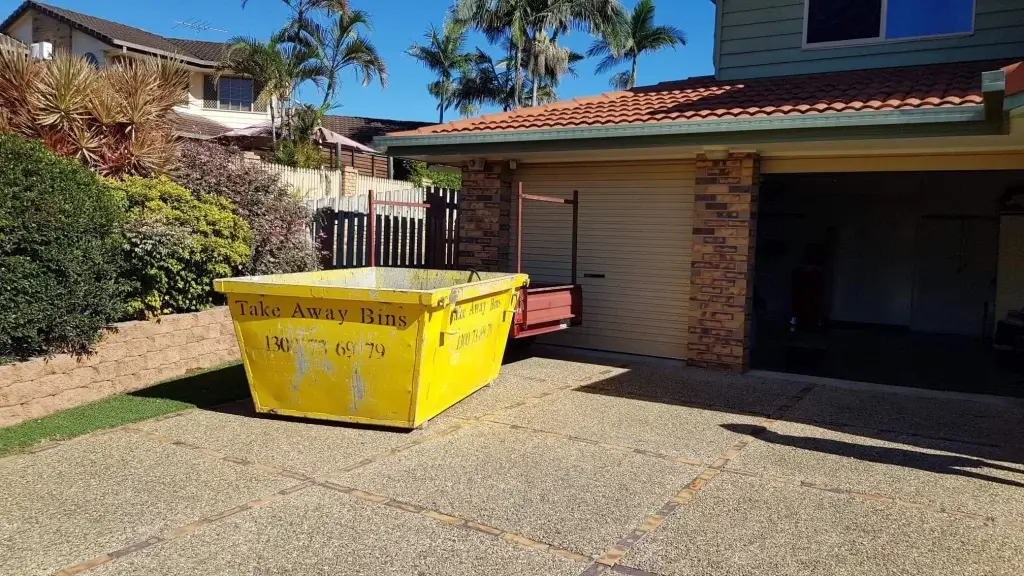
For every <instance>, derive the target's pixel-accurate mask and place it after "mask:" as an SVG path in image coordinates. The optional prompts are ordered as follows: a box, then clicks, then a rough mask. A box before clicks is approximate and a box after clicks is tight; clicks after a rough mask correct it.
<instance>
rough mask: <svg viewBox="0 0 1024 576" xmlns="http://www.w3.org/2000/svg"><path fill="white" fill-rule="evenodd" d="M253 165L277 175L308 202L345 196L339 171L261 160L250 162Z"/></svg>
mask: <svg viewBox="0 0 1024 576" xmlns="http://www.w3.org/2000/svg"><path fill="white" fill-rule="evenodd" d="M250 162H252V163H253V165H256V166H259V168H261V169H263V170H266V171H267V172H271V173H273V174H277V176H278V178H280V179H281V182H284V183H285V184H286V185H287V186H289V187H290V188H291V189H292V191H293V192H295V194H297V195H298V196H299V198H302V199H303V200H306V201H307V202H308V201H309V200H315V199H318V198H332V197H340V196H342V194H343V189H344V188H343V186H342V184H343V182H344V181H343V179H342V178H343V176H342V172H341V171H339V170H322V169H316V168H292V167H291V166H283V165H281V164H274V163H273V162H263V161H261V160H250Z"/></svg>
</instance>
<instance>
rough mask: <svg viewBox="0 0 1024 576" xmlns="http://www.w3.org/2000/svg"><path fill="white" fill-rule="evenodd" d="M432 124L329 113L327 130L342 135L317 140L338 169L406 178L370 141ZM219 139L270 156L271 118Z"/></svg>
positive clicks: (328, 161)
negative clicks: (392, 133)
mask: <svg viewBox="0 0 1024 576" xmlns="http://www.w3.org/2000/svg"><path fill="white" fill-rule="evenodd" d="M429 125H430V123H429V122H414V121H409V120H388V119H384V118H363V117H359V116H336V115H327V116H325V117H324V122H323V128H324V129H325V132H326V133H329V134H332V135H337V136H341V138H338V139H331V140H332V141H335V143H334V144H330V143H326V142H323V140H322V139H315V141H317V143H318V144H320V146H321V147H322V148H323V150H322V157H323V164H324V166H328V167H334V168H339V169H340V168H355V169H356V170H358V171H359V173H360V174H363V175H365V176H371V177H374V178H396V177H397V178H400V179H404V178H405V176H406V175H404V174H403V173H402V167H401V166H395V165H394V162H393V161H392V160H393V159H392V158H390V157H389V156H387V155H386V154H381V153H380V152H377V151H376V150H374V149H373V148H371V147H370V145H371V144H373V139H374V138H375V137H377V136H383V135H384V134H387V133H388V132H392V131H395V130H415V129H417V128H420V127H423V126H429ZM216 140H217V141H218V142H222V143H225V144H230V145H233V146H237V147H239V148H241V149H243V150H248V151H251V152H254V153H256V154H257V155H259V156H263V157H269V156H270V155H271V153H272V151H273V134H272V133H271V130H270V121H269V120H268V121H266V122H263V123H261V124H259V125H256V126H249V127H246V128H240V129H236V130H231V131H229V132H221V133H220V134H218V135H216ZM337 140H340V141H347V143H346V142H337Z"/></svg>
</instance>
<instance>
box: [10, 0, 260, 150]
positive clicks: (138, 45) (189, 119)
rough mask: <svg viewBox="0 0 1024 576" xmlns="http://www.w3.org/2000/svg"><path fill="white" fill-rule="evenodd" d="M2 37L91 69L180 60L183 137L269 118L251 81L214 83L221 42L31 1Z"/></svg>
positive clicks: (14, 16) (228, 78)
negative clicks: (49, 49) (41, 46)
mask: <svg viewBox="0 0 1024 576" xmlns="http://www.w3.org/2000/svg"><path fill="white" fill-rule="evenodd" d="M0 33H3V34H7V35H9V36H11V37H13V38H15V39H16V40H18V41H19V42H21V43H23V44H27V45H31V44H34V43H39V42H48V43H50V44H51V45H52V46H53V49H54V50H55V51H60V50H66V51H69V52H71V53H72V54H76V55H80V56H82V57H84V58H85V59H86V60H88V61H89V62H91V63H93V64H94V65H95V66H103V65H105V64H107V63H109V62H112V61H113V60H114V59H116V58H123V57H130V58H139V57H160V58H175V59H176V60H179V61H180V62H181V63H182V65H183V66H185V67H186V68H187V69H188V70H189V72H190V80H189V86H188V104H186V105H185V106H182V107H180V109H179V110H178V117H177V119H176V120H178V121H179V123H180V125H181V128H180V131H181V133H182V134H183V135H187V136H192V137H202V138H206V137H210V136H214V135H216V134H217V133H220V132H226V131H227V130H230V129H232V128H244V127H246V126H251V125H253V124H256V123H259V122H262V121H265V120H268V119H269V118H270V113H269V110H268V108H267V105H266V103H263V102H258V101H257V100H256V98H255V94H258V91H254V87H253V82H252V80H251V79H249V78H242V77H238V76H231V75H229V74H225V75H221V76H220V78H219V79H218V78H217V69H218V67H219V66H220V58H221V55H222V54H223V52H224V48H225V44H224V43H221V42H206V41H202V40H190V39H184V38H167V37H164V36H159V35H157V34H153V33H151V32H147V31H145V30H142V29H139V28H135V27H132V26H126V25H124V24H120V23H117V22H112V21H110V20H104V19H102V18H97V17H95V16H90V15H88V14H82V13H80V12H74V11H72V10H67V9H64V8H59V7H57V6H51V5H49V4H43V3H41V2H35V1H34V0H28V1H27V2H24V3H22V4H21V6H19V7H18V8H17V9H16V10H15V11H14V12H13V13H12V14H11V15H10V16H8V17H7V19H6V20H4V21H3V23H0Z"/></svg>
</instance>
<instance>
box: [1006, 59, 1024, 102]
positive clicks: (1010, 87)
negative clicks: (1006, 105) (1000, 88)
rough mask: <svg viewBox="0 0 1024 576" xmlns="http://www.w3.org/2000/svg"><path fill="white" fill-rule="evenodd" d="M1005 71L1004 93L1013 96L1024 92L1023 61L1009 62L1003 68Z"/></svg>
mask: <svg viewBox="0 0 1024 576" xmlns="http://www.w3.org/2000/svg"><path fill="white" fill-rule="evenodd" d="M1003 72H1005V73H1006V95H1007V96H1013V95H1014V94H1020V93H1021V92H1024V62H1017V63H1015V64H1010V65H1009V66H1006V67H1004V68H1003Z"/></svg>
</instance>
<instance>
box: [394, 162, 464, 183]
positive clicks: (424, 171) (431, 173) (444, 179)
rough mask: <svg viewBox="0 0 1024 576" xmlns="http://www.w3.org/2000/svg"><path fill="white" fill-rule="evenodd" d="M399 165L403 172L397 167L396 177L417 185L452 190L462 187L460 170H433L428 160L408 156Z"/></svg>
mask: <svg viewBox="0 0 1024 576" xmlns="http://www.w3.org/2000/svg"><path fill="white" fill-rule="evenodd" d="M399 165H400V167H401V169H402V170H401V172H402V173H401V174H397V172H399V170H397V169H396V177H401V178H403V179H405V180H410V181H412V182H413V183H414V184H416V185H417V186H424V185H426V186H437V187H439V188H448V189H451V190H459V189H461V188H462V174H461V173H459V172H442V171H440V170H431V169H430V167H429V166H428V165H427V163H426V162H422V161H420V160H410V159H408V158H405V159H402V160H401V162H400V163H399ZM396 168H397V167H396Z"/></svg>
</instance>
